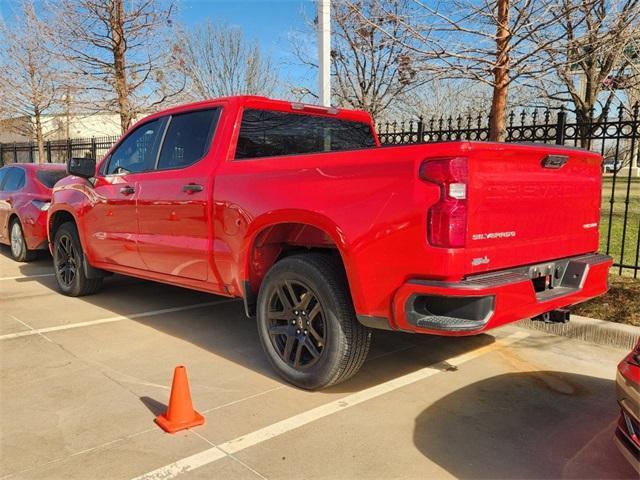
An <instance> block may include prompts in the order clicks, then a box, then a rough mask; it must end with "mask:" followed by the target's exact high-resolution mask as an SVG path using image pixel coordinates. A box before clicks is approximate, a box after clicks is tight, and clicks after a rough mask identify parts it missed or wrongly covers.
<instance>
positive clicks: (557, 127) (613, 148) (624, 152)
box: [378, 103, 640, 278]
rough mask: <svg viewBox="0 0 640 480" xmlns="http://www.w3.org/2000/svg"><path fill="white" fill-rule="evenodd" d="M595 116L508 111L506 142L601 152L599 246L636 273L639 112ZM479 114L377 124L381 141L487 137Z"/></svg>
mask: <svg viewBox="0 0 640 480" xmlns="http://www.w3.org/2000/svg"><path fill="white" fill-rule="evenodd" d="M598 116H599V117H600V119H599V121H597V122H595V121H594V122H582V123H581V122H577V121H575V120H570V119H569V115H568V114H567V112H566V111H565V110H564V109H560V110H558V111H557V112H555V113H553V112H551V111H549V110H545V111H537V110H533V111H524V110H523V111H522V112H520V113H516V112H511V113H510V114H509V116H508V122H507V132H506V141H507V142H542V143H553V144H557V145H568V146H577V147H583V148H587V149H590V150H593V151H596V152H598V153H600V154H601V155H602V156H603V158H604V161H603V164H602V173H603V179H602V180H603V181H602V184H603V190H602V207H601V224H600V249H601V250H603V251H605V252H606V253H608V254H610V255H612V256H613V257H614V259H615V263H614V265H615V267H616V269H615V271H617V273H619V274H620V275H622V274H631V275H633V276H634V278H638V273H639V271H640V266H639V265H638V263H639V257H640V176H639V175H640V173H639V170H640V118H639V105H638V104H637V103H636V104H635V105H634V106H633V107H632V108H630V109H627V108H624V107H623V106H620V107H619V108H617V109H616V111H615V112H604V113H603V114H602V115H598ZM488 123H489V119H488V117H486V116H483V115H466V116H464V117H463V116H461V115H459V116H457V117H448V118H431V119H428V120H425V119H424V118H419V119H417V120H409V121H402V122H386V123H382V124H379V125H378V136H379V137H380V141H381V143H382V144H383V145H406V144H412V143H430V142H446V141H453V140H471V141H486V140H487V139H488V137H489V126H488Z"/></svg>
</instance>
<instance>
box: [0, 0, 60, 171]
mask: <svg viewBox="0 0 640 480" xmlns="http://www.w3.org/2000/svg"><path fill="white" fill-rule="evenodd" d="M53 29H54V27H53V24H52V23H51V21H50V19H49V20H47V21H45V20H44V19H41V18H40V17H39V16H38V13H37V12H36V9H35V7H34V4H33V2H32V1H31V0H23V2H22V3H21V5H20V12H19V15H18V16H16V18H14V19H12V20H11V22H10V24H7V23H1V24H0V33H1V34H2V37H3V39H4V40H3V41H2V42H1V43H0V66H1V71H2V74H1V75H0V93H1V95H0V97H1V98H2V102H1V103H2V107H0V115H2V116H3V117H5V118H6V117H23V118H24V121H23V122H21V121H20V119H15V118H14V120H13V121H11V122H8V121H7V122H5V128H9V129H10V130H12V131H13V132H14V133H19V134H21V135H25V136H27V137H29V138H35V140H36V143H37V145H38V161H39V162H44V159H45V155H44V133H43V125H42V124H43V115H45V114H46V113H47V112H48V111H50V110H51V109H52V108H53V107H54V106H55V103H56V101H57V100H58V93H59V85H60V81H61V75H60V65H59V64H58V62H57V60H56V58H55V56H53V55H52V53H51V50H50V47H51V44H52V38H51V35H50V32H51V31H52V30H53Z"/></svg>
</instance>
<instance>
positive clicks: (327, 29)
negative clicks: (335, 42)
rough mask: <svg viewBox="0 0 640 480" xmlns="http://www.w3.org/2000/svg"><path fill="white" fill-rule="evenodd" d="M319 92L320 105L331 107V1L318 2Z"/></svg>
mask: <svg viewBox="0 0 640 480" xmlns="http://www.w3.org/2000/svg"><path fill="white" fill-rule="evenodd" d="M318 65H319V67H320V68H319V69H318V87H319V88H318V92H319V94H320V97H319V98H320V104H321V105H324V106H325V107H329V106H331V77H330V75H331V0H318Z"/></svg>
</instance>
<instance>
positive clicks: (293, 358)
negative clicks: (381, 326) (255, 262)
mask: <svg viewBox="0 0 640 480" xmlns="http://www.w3.org/2000/svg"><path fill="white" fill-rule="evenodd" d="M257 320H258V333H259V336H260V341H261V343H262V347H263V348H264V350H265V352H266V354H267V357H268V358H269V361H270V362H271V364H272V365H273V367H274V368H275V370H276V371H277V372H278V374H279V375H281V376H282V377H283V378H284V379H285V380H287V381H288V382H290V383H292V384H294V385H296V386H298V387H300V388H304V389H308V390H316V389H320V388H325V387H329V386H331V385H335V384H337V383H340V382H343V381H345V380H347V379H348V378H350V377H352V376H353V375H355V373H356V372H357V371H358V370H359V369H360V367H361V366H362V364H363V363H364V360H365V358H366V357H367V353H368V351H369V345H370V344H371V330H370V329H368V328H366V327H364V326H363V325H361V324H360V323H359V322H358V320H357V318H356V314H355V310H354V308H353V303H352V301H351V295H350V293H349V287H348V284H347V279H346V275H345V272H344V268H343V267H342V264H341V262H340V261H339V259H338V258H336V257H335V256H334V255H331V254H323V253H308V254H296V255H292V256H290V257H285V258H284V259H282V260H280V261H278V262H276V263H275V265H273V267H271V269H270V270H269V272H268V273H267V275H266V276H265V278H264V280H263V282H262V286H261V287H260V292H259V294H258V309H257Z"/></svg>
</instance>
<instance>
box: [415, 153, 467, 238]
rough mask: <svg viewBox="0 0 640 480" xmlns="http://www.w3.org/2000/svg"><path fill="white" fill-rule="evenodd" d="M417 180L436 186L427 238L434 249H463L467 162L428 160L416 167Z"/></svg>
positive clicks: (461, 158) (428, 217)
mask: <svg viewBox="0 0 640 480" xmlns="http://www.w3.org/2000/svg"><path fill="white" fill-rule="evenodd" d="M420 178H421V179H422V180H426V181H427V182H431V183H435V184H436V185H438V186H439V187H440V199H439V200H438V202H437V203H436V204H435V205H433V206H432V207H431V208H430V209H429V213H428V216H427V238H428V239H429V243H430V244H431V245H433V246H435V247H445V248H459V247H464V244H465V239H466V236H467V179H468V168H467V159H466V158H464V157H453V158H432V159H428V160H425V161H424V162H422V165H420Z"/></svg>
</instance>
